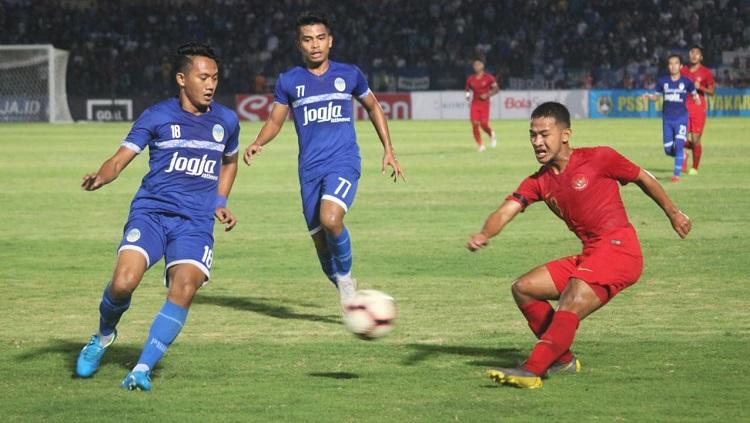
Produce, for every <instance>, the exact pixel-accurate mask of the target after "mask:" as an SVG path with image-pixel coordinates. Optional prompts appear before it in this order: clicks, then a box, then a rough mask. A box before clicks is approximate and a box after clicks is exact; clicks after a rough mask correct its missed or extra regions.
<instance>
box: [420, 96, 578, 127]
mask: <svg viewBox="0 0 750 423" xmlns="http://www.w3.org/2000/svg"><path fill="white" fill-rule="evenodd" d="M545 101H557V102H560V103H562V104H564V105H566V106H567V107H568V109H569V110H570V115H571V117H573V118H574V119H584V118H587V117H588V110H589V109H588V101H589V96H588V91H586V90H557V91H555V90H552V91H541V90H539V91H537V90H529V91H526V90H524V91H500V93H499V94H497V95H495V96H493V97H492V98H491V100H490V119H528V118H529V116H530V115H531V111H532V110H533V109H534V108H535V107H536V106H538V105H539V104H541V103H544V102H545ZM411 103H412V119H417V120H419V119H423V120H434V119H453V120H462V119H466V120H468V119H469V104H470V103H469V102H468V101H466V97H465V96H464V91H425V92H413V93H411Z"/></svg>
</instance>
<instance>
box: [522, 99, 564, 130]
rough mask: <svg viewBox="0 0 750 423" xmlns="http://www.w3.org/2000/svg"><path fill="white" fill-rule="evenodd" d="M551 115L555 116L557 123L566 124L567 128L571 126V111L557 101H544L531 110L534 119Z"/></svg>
mask: <svg viewBox="0 0 750 423" xmlns="http://www.w3.org/2000/svg"><path fill="white" fill-rule="evenodd" d="M544 117H551V118H554V119H555V121H556V122H557V123H560V124H562V125H563V126H565V129H567V128H570V112H569V111H568V108H567V107H565V106H564V105H562V104H560V103H558V102H556V101H548V102H546V103H542V104H540V105H538V106H536V108H535V109H534V111H533V112H531V118H532V119H538V118H544Z"/></svg>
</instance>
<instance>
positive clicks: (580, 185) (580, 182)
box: [573, 173, 589, 191]
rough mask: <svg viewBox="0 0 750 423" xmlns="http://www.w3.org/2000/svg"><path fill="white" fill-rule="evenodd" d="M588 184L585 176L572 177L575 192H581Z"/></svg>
mask: <svg viewBox="0 0 750 423" xmlns="http://www.w3.org/2000/svg"><path fill="white" fill-rule="evenodd" d="M588 184H589V180H588V178H586V175H583V174H580V173H579V174H577V175H573V189H574V190H576V191H583V190H584V189H585V188H586V185H588Z"/></svg>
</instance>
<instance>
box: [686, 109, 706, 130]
mask: <svg viewBox="0 0 750 423" xmlns="http://www.w3.org/2000/svg"><path fill="white" fill-rule="evenodd" d="M704 126H706V111H705V110H703V109H690V110H689V111H688V132H689V133H691V134H703V127H704Z"/></svg>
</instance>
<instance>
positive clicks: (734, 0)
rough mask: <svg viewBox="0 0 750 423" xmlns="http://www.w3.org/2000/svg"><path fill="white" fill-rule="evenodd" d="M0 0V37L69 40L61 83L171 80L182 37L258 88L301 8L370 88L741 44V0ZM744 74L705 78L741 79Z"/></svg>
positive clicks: (270, 73) (606, 80)
mask: <svg viewBox="0 0 750 423" xmlns="http://www.w3.org/2000/svg"><path fill="white" fill-rule="evenodd" d="M0 1H2V2H1V3H0V4H1V5H2V9H4V10H0V19H4V23H3V24H2V30H1V32H0V43H2V44H28V43H52V44H54V45H55V46H56V47H58V48H63V49H67V50H70V51H71V56H70V63H69V68H68V72H69V76H68V80H69V83H68V92H69V94H73V95H122V94H126V93H127V94H130V95H132V94H140V93H155V92H162V91H163V92H171V91H172V89H173V82H172V68H171V64H170V53H171V52H172V51H173V50H174V48H175V46H176V45H178V44H180V43H182V42H184V41H189V40H199V41H205V42H208V43H210V44H212V45H213V46H214V47H215V48H216V49H217V51H218V53H219V57H220V58H221V66H222V80H223V85H224V86H223V87H222V89H224V90H230V91H234V92H264V91H268V90H269V88H270V87H272V84H273V81H274V79H275V76H276V75H277V74H278V72H280V71H282V70H283V69H285V68H287V67H289V66H291V65H293V64H295V63H296V62H297V60H298V55H297V54H296V53H295V50H294V44H293V43H294V37H293V35H294V34H293V33H292V28H294V25H293V22H294V19H295V17H296V16H297V14H299V13H300V12H302V11H305V10H311V9H315V10H322V11H324V12H325V13H327V14H328V16H329V17H330V18H331V21H332V25H333V33H334V36H335V47H334V54H333V58H334V59H337V60H341V61H347V62H352V63H357V64H359V65H360V67H361V68H362V69H363V70H364V71H365V72H366V73H367V74H368V75H369V77H370V80H371V84H372V85H373V87H374V88H375V89H376V90H395V89H396V88H397V87H396V85H395V79H396V76H397V75H411V76H429V85H430V88H432V89H448V88H452V89H460V88H461V87H462V86H463V81H464V79H465V76H466V75H467V74H468V73H469V72H470V63H469V62H470V59H471V58H472V57H475V56H476V55H483V56H485V57H486V58H487V63H488V68H489V69H490V70H491V71H492V72H493V73H496V74H499V75H501V76H502V77H503V79H504V80H507V81H519V80H521V81H523V80H527V81H528V80H537V81H539V80H541V81H545V83H546V85H545V86H548V87H554V88H578V87H583V88H588V87H618V86H624V87H629V86H633V87H641V86H648V85H649V84H652V83H653V81H654V76H655V75H656V73H657V72H658V73H661V72H662V69H663V68H664V59H665V57H666V55H667V54H668V52H672V51H676V52H680V53H686V52H687V48H688V47H689V46H690V45H692V44H700V45H702V46H703V48H704V57H705V63H706V64H707V65H708V66H710V67H714V68H715V67H716V66H718V65H719V64H720V62H721V52H722V51H725V50H735V49H739V48H747V47H748V46H750V26H748V25H746V23H747V22H750V3H748V2H747V1H742V0H695V1H691V2H684V1H680V0H632V1H620V0H600V1H597V2H587V1H583V0H449V1H445V2H435V1H430V0H412V1H401V0H378V1H375V0H367V1H352V2H342V1H336V0H317V1H315V2H312V1H310V0H280V1H274V2H269V1H263V0H242V1H240V0H216V1H210V2H203V1H195V0H192V1H191V0H150V1H145V0H136V1H121V0H113V1H97V0H67V1H66V0H57V1H54V0H51V1H44V2H39V1H33V0H0ZM685 55H686V54H685ZM738 65H741V66H743V67H750V64H748V63H738ZM743 75H745V76H744V77H743ZM746 75H747V74H742V75H739V76H737V75H736V74H734V73H730V72H724V73H722V72H721V71H720V72H718V75H717V77H718V78H719V81H718V82H719V84H720V85H724V86H727V85H730V84H731V85H750V80H748V79H747V76H746ZM505 85H506V86H507V85H508V83H506V84H505ZM511 85H512V84H511ZM517 88H522V87H517Z"/></svg>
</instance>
